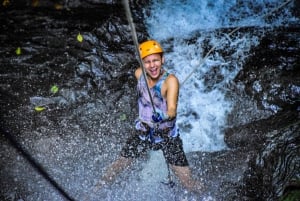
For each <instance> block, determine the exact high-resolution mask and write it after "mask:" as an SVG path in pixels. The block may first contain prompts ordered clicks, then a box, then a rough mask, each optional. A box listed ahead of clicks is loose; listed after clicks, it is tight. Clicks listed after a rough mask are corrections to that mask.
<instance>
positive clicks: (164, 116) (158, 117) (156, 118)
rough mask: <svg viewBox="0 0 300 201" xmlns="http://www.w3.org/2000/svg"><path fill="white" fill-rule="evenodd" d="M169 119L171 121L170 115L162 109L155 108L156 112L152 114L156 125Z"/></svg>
mask: <svg viewBox="0 0 300 201" xmlns="http://www.w3.org/2000/svg"><path fill="white" fill-rule="evenodd" d="M167 119H169V115H168V114H166V113H164V112H163V111H161V110H160V109H157V108H155V112H153V114H152V120H153V121H154V122H155V123H158V122H161V121H164V120H167Z"/></svg>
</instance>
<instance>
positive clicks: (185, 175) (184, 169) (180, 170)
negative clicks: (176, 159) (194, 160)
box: [171, 165, 204, 193]
mask: <svg viewBox="0 0 300 201" xmlns="http://www.w3.org/2000/svg"><path fill="white" fill-rule="evenodd" d="M171 168H172V170H173V172H174V174H175V175H176V176H177V177H178V178H179V180H180V183H181V184H182V185H183V186H184V187H185V188H186V189H187V190H189V191H192V192H198V193H202V192H203V190H204V186H203V184H202V183H201V182H199V181H196V180H194V179H193V178H192V174H191V170H190V168H189V167H188V166H175V165H171Z"/></svg>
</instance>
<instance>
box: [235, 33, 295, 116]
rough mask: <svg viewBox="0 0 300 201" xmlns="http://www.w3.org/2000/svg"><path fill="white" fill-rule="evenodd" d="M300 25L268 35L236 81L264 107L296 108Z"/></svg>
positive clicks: (275, 109)
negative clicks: (241, 83)
mask: <svg viewBox="0 0 300 201" xmlns="http://www.w3.org/2000/svg"><path fill="white" fill-rule="evenodd" d="M298 37H299V27H291V28H287V29H279V30H276V31H275V32H274V33H273V34H266V36H265V37H264V38H263V39H262V41H261V43H260V46H259V47H258V48H257V50H254V51H253V53H252V55H251V56H250V58H249V60H248V62H247V63H246V64H245V68H244V69H243V70H242V71H241V72H240V73H239V74H238V75H237V77H236V81H238V80H243V83H244V84H245V91H246V93H247V94H248V95H250V96H251V97H254V98H255V99H256V100H257V102H258V104H259V105H260V107H261V108H263V109H267V110H271V111H273V112H278V111H280V110H285V109H288V108H291V107H292V108H294V109H296V108H295V107H297V104H298V103H299V96H300V88H299V77H300V56H299V51H300V50H299V47H300V42H299V40H298V39H297V38H298Z"/></svg>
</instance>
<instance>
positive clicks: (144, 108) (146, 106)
mask: <svg viewBox="0 0 300 201" xmlns="http://www.w3.org/2000/svg"><path fill="white" fill-rule="evenodd" d="M168 75H169V73H168V72H164V74H163V75H162V76H161V78H160V79H159V80H158V82H157V83H156V84H155V85H154V86H153V87H152V88H150V93H151V96H152V100H153V103H154V107H155V108H158V109H160V110H161V111H163V112H164V113H167V110H168V106H167V100H166V99H165V98H164V97H162V95H161V87H162V84H163V83H164V81H165V80H166V78H167V77H168ZM137 91H138V107H139V118H138V119H137V120H136V126H135V127H136V129H137V130H142V131H146V128H144V126H143V125H142V124H141V123H146V124H147V125H148V126H149V127H151V128H153V127H154V126H155V124H154V123H153V122H152V114H153V107H152V104H151V100H150V97H149V93H148V90H147V85H146V82H145V78H144V76H143V75H142V76H141V77H140V78H139V80H138V83H137ZM167 128H169V129H170V131H169V136H171V137H176V136H177V129H176V118H174V119H172V120H171V121H165V122H162V123H160V124H159V129H167ZM158 141H159V140H158Z"/></svg>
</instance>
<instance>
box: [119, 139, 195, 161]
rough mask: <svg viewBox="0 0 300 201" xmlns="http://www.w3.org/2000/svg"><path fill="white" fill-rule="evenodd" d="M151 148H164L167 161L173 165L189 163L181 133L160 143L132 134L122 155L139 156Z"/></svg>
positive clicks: (128, 156) (126, 156) (127, 156)
mask: <svg viewBox="0 0 300 201" xmlns="http://www.w3.org/2000/svg"><path fill="white" fill-rule="evenodd" d="M149 149H152V150H159V149H160V150H162V152H163V155H164V157H165V159H166V161H167V162H168V163H169V164H171V165H176V166H188V165H189V164H188V161H187V158H186V155H185V153H184V151H183V146H182V140H181V139H180V137H179V135H178V136H177V137H174V138H173V137H168V138H166V139H164V141H163V142H160V143H151V142H149V141H148V140H145V141H144V140H141V139H140V138H139V136H138V135H132V136H131V137H129V138H128V139H127V141H126V144H125V146H124V147H123V149H122V151H121V156H123V157H125V158H137V157H139V156H141V155H142V154H143V153H145V152H146V151H147V150H149Z"/></svg>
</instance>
